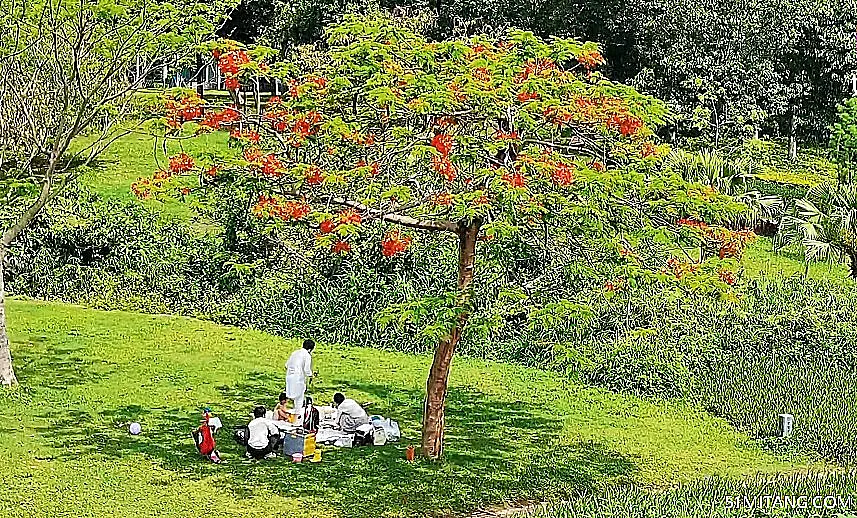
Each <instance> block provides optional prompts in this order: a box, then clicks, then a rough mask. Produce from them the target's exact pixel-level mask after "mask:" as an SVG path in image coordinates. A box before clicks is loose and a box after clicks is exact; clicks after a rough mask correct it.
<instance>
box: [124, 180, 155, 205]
mask: <svg viewBox="0 0 857 518" xmlns="http://www.w3.org/2000/svg"><path fill="white" fill-rule="evenodd" d="M160 185H161V183H160V182H157V183H156V182H155V181H153V180H150V179H148V178H137V181H136V182H134V183H132V184H131V192H132V193H134V196H136V197H137V198H140V199H141V200H147V199H149V198H151V197H152V189H153V188H154V187H160Z"/></svg>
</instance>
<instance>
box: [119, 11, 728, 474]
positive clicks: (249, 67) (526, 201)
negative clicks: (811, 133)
mask: <svg viewBox="0 0 857 518" xmlns="http://www.w3.org/2000/svg"><path fill="white" fill-rule="evenodd" d="M213 52H214V54H215V56H216V57H217V58H218V60H219V65H220V67H221V70H222V71H223V73H224V74H225V76H226V77H227V80H228V84H229V87H230V88H232V89H233V99H234V100H237V96H236V95H235V90H234V89H237V88H239V87H240V85H241V84H242V83H243V82H246V81H247V80H249V79H250V78H251V77H253V76H256V75H268V76H273V77H278V78H280V79H282V80H284V81H287V82H288V84H289V89H288V92H287V93H286V94H285V95H284V96H283V97H282V98H272V99H271V100H270V101H269V102H268V103H267V104H266V105H265V107H264V109H262V110H259V111H255V110H252V111H251V110H247V109H245V108H244V107H242V106H240V105H239V104H238V103H236V104H234V105H232V106H221V107H216V106H208V105H202V106H201V103H202V101H201V100H200V99H198V98H196V97H195V96H193V95H188V96H185V97H179V98H173V99H170V100H168V101H167V102H166V104H165V106H164V110H165V111H164V113H163V115H164V120H165V122H166V127H167V128H168V131H166V132H165V136H167V137H169V136H175V135H184V133H181V127H182V125H183V123H185V122H188V121H190V120H194V121H196V122H197V123H198V128H199V131H214V130H224V129H229V130H230V131H231V137H232V138H233V139H234V142H235V143H237V144H238V145H239V146H240V150H241V151H240V153H237V154H236V155H235V156H234V159H222V158H221V159H220V161H219V162H217V163H214V162H212V161H211V160H210V159H206V158H204V157H203V158H200V157H190V156H188V155H186V154H184V153H182V154H179V155H176V156H173V157H170V161H169V168H165V169H164V170H163V171H160V172H158V173H157V174H156V175H155V177H153V178H146V179H140V180H139V181H138V182H137V183H135V184H134V185H133V186H132V188H133V190H134V191H135V192H136V193H137V194H138V195H139V196H141V197H148V196H154V195H157V194H159V193H161V192H163V191H164V190H167V189H169V188H170V181H171V179H172V178H173V177H176V176H179V175H187V174H195V175H198V177H199V178H200V185H199V188H198V191H199V192H200V193H203V192H205V190H206V189H210V188H211V187H212V186H221V187H222V186H224V185H230V186H231V188H234V189H235V190H236V196H238V192H239V191H240V192H241V193H244V194H246V193H248V192H249V193H251V196H252V200H253V202H254V204H253V206H252V208H250V211H251V213H252V214H253V215H255V216H257V217H258V218H261V219H262V220H263V221H265V222H266V224H268V225H271V226H273V227H275V228H276V227H279V228H283V227H288V228H291V229H292V230H294V228H297V229H300V232H301V233H303V235H305V236H306V238H307V239H308V240H309V241H310V242H314V246H315V248H316V250H320V251H323V252H324V253H329V254H334V255H337V256H342V257H343V258H344V260H348V258H349V256H351V255H352V254H355V253H356V250H355V249H354V247H355V246H357V244H358V243H359V242H361V240H366V239H368V238H369V236H370V235H371V234H372V232H373V229H374V231H376V232H377V231H378V229H381V231H380V234H381V236H382V237H381V240H380V241H381V242H380V245H381V246H380V252H381V253H382V254H383V255H384V256H387V257H389V258H391V260H396V258H397V257H398V256H399V255H400V254H403V253H405V252H406V250H407V249H408V248H409V247H410V246H412V244H413V242H414V241H415V240H419V239H420V238H421V237H424V236H425V235H426V233H441V234H445V235H449V236H452V237H453V238H454V239H455V240H456V241H457V250H458V253H457V257H458V260H457V272H458V279H457V286H456V289H455V290H454V291H453V292H450V293H446V294H441V295H439V296H438V295H437V294H432V296H427V297H425V298H422V299H420V300H417V301H411V302H408V303H405V304H401V305H398V306H395V307H392V308H389V309H388V310H387V311H385V312H383V313H382V316H381V318H382V320H384V321H399V322H410V323H412V324H417V325H418V326H421V328H422V329H423V330H427V331H426V332H427V334H430V335H432V336H436V337H437V347H436V349H435V352H434V359H433V362H432V365H431V369H430V372H429V375H428V380H427V382H426V396H425V407H424V418H423V426H422V448H423V452H424V454H425V455H426V456H428V457H431V458H436V457H439V456H440V455H441V454H442V448H443V435H444V403H445V398H446V395H447V379H448V376H449V372H450V364H451V361H452V357H453V353H454V352H455V349H456V345H457V344H458V343H459V340H460V339H461V337H462V333H463V332H464V331H465V330H466V329H467V328H468V327H472V326H474V325H475V324H474V322H479V323H480V324H479V325H482V323H485V322H489V321H491V319H490V318H485V315H482V314H481V313H482V312H483V310H485V308H486V307H487V306H491V304H490V302H491V301H483V302H485V303H483V304H477V302H478V301H477V300H476V293H477V292H478V291H479V290H477V288H478V287H479V283H480V282H488V281H484V280H482V281H480V279H483V278H482V277H480V276H478V275H477V265H478V264H480V261H479V260H478V257H479V256H478V254H477V250H478V248H481V247H482V246H485V247H488V246H491V247H502V246H503V243H506V242H509V241H512V240H514V241H518V242H528V243H531V244H532V245H533V246H536V247H540V248H557V249H564V250H574V249H576V248H578V247H580V246H582V245H580V243H582V242H583V241H586V242H587V243H589V244H590V245H593V244H594V246H589V248H588V249H589V251H590V252H591V253H592V254H594V255H592V256H590V260H592V261H595V262H598V261H613V262H615V263H617V264H621V265H622V268H623V270H622V271H623V272H624V276H625V277H624V278H623V279H617V280H607V282H606V283H605V280H604V279H602V280H600V281H599V283H600V284H599V285H598V286H599V289H600V290H601V291H602V292H603V291H604V290H606V291H611V292H612V291H615V290H616V289H618V288H617V287H618V286H621V285H622V284H623V283H624V282H628V281H629V280H630V279H632V278H633V279H642V278H646V279H650V280H651V279H654V280H658V279H660V280H666V279H673V280H674V279H675V278H676V277H682V276H685V274H686V273H687V272H691V273H692V274H693V275H701V273H700V272H701V270H700V268H698V267H687V266H686V265H685V263H684V262H682V261H681V260H678V259H675V258H671V255H672V253H673V252H674V251H676V250H678V249H679V248H678V243H679V241H680V238H681V236H684V237H689V234H688V232H687V230H688V229H687V228H685V227H687V226H686V225H676V224H675V223H676V222H677V220H678V219H679V218H682V217H694V218H698V219H700V220H703V219H710V218H713V217H715V216H716V214H717V213H718V212H719V211H725V210H731V209H730V207H732V208H734V206H733V205H731V202H730V200H729V199H728V198H726V197H723V196H721V195H719V194H718V193H716V192H715V191H714V190H713V189H711V188H710V187H709V188H703V187H702V186H699V185H689V184H687V183H685V182H683V181H681V180H680V178H678V177H677V176H676V175H671V174H668V173H662V172H661V171H660V166H659V164H660V162H661V158H660V157H661V156H662V155H663V154H664V152H665V151H666V149H665V146H657V145H656V144H655V143H654V142H653V141H652V128H653V127H656V126H657V125H659V124H662V123H663V122H664V120H665V118H666V117H667V116H668V114H667V110H666V108H665V106H664V104H663V103H662V102H660V101H658V100H656V99H654V98H651V97H648V96H645V95H642V94H640V93H638V92H636V91H635V90H634V89H632V88H630V87H628V86H624V85H621V84H616V83H613V82H610V81H609V80H607V79H606V78H605V77H603V75H602V74H601V73H599V72H597V71H596V69H597V67H598V66H599V65H600V64H602V62H603V59H602V57H601V54H600V52H599V48H598V46H597V45H596V44H594V43H582V42H579V41H577V40H574V39H552V40H550V41H544V40H541V39H538V38H536V37H534V36H533V35H532V34H530V33H526V32H520V31H510V32H508V33H507V34H505V35H503V36H502V37H499V38H489V37H484V36H482V37H474V38H472V39H469V40H466V41H444V42H432V41H428V40H426V39H425V38H424V37H422V36H421V35H419V34H417V33H416V32H415V31H413V30H411V29H409V28H407V27H405V26H403V25H402V24H397V23H395V22H394V21H393V20H391V19H389V18H385V17H383V16H374V17H363V18H361V17H352V18H349V19H347V20H346V21H345V22H344V23H342V24H340V25H337V26H335V27H333V28H331V29H330V30H329V31H328V46H327V49H326V50H325V51H324V52H321V53H316V54H313V55H312V59H307V60H300V59H298V60H296V61H294V62H292V63H290V64H283V63H271V64H266V63H265V61H264V60H265V58H266V57H267V56H269V55H270V54H271V52H270V51H269V50H266V49H264V48H253V49H245V48H241V47H240V46H239V45H238V44H236V43H234V42H229V41H226V42H220V43H219V44H218V45H216V46H215V47H214V48H213ZM302 67H306V68H308V69H310V68H311V69H310V70H303V69H302ZM184 194H187V191H185V193H184ZM478 243H483V244H482V245H479V246H477V244H478ZM718 260H719V259H718ZM668 261H669V262H668ZM702 270H705V268H702ZM709 270H710V268H709ZM715 271H716V270H715ZM708 273H711V272H708ZM673 274H674V275H673ZM709 277H711V278H713V281H712V282H714V283H720V284H723V285H724V286H725V284H724V283H723V282H721V281H720V280H718V279H717V275H713V276H709ZM721 279H723V277H722V276H721ZM729 284H731V282H730V283H729ZM576 308H578V306H577V305H576V304H572V303H570V302H569V301H563V300H557V301H554V302H553V303H551V304H547V305H545V306H544V307H540V308H538V309H537V310H533V311H532V312H531V316H532V317H533V319H534V321H537V322H547V321H548V320H552V321H556V320H562V319H564V318H570V317H569V315H568V314H567V313H568V312H573V311H576ZM537 316H540V317H544V318H543V319H542V320H536V317H537ZM538 325H541V324H538Z"/></svg>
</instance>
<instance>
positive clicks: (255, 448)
mask: <svg viewBox="0 0 857 518" xmlns="http://www.w3.org/2000/svg"><path fill="white" fill-rule="evenodd" d="M266 413H267V410H266V409H265V407H263V406H257V407H256V408H254V409H253V417H254V419H253V420H252V421H250V424H248V425H247V428H248V429H249V430H250V434H249V436H248V437H247V456H248V457H252V458H254V459H267V458H270V457H273V456H274V449H275V448H276V447H277V443H278V442H279V441H280V430H279V428H277V426H276V425H275V424H274V421H272V420H271V419H268V418H266V417H265V414H266Z"/></svg>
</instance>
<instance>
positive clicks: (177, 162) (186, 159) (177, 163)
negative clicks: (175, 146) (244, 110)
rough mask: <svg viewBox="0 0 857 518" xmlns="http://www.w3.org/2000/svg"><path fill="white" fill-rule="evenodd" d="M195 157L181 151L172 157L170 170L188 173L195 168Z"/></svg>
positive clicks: (177, 172)
mask: <svg viewBox="0 0 857 518" xmlns="http://www.w3.org/2000/svg"><path fill="white" fill-rule="evenodd" d="M193 165H194V164H193V158H192V157H190V156H188V155H187V154H186V153H180V154H178V155H175V156H171V157H170V172H171V173H176V174H180V173H186V172H188V171H190V170H191V169H193Z"/></svg>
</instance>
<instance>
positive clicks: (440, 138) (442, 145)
mask: <svg viewBox="0 0 857 518" xmlns="http://www.w3.org/2000/svg"><path fill="white" fill-rule="evenodd" d="M454 143H455V140H454V139H453V138H452V135H447V134H445V133H438V134H437V135H435V136H434V138H432V139H431V145H432V146H433V147H434V148H435V149H437V150H438V151H439V152H440V154H441V155H444V156H446V155H449V152H450V151H452V145H453V144H454Z"/></svg>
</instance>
